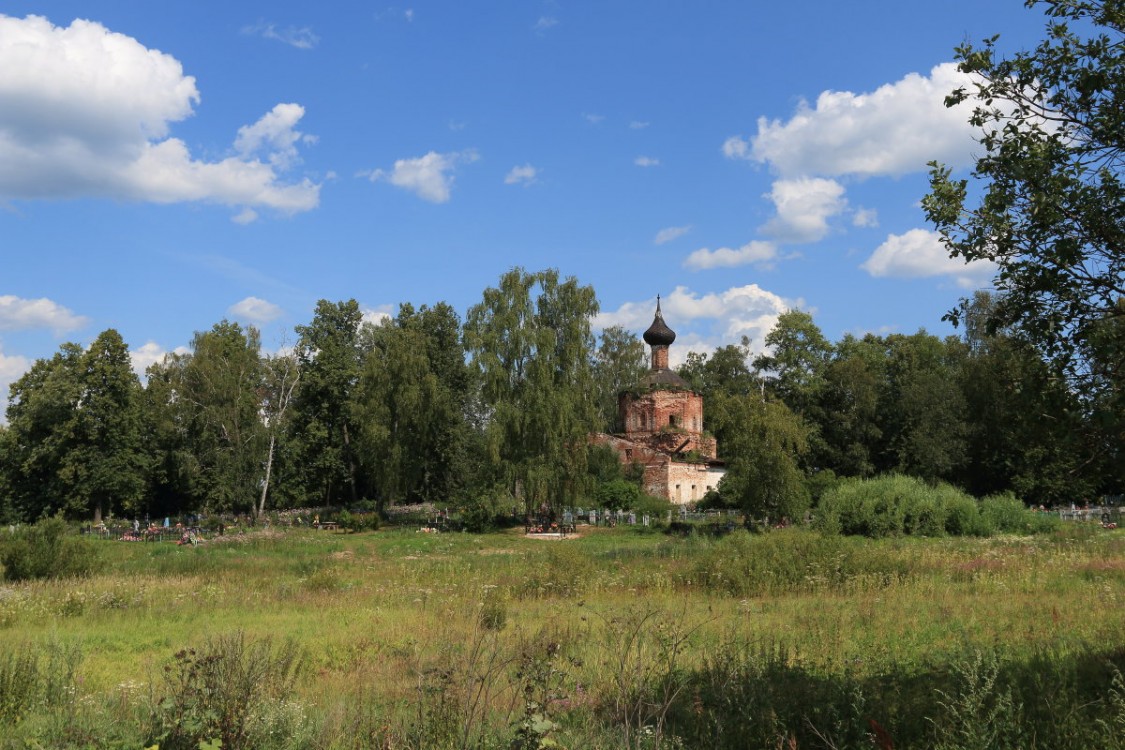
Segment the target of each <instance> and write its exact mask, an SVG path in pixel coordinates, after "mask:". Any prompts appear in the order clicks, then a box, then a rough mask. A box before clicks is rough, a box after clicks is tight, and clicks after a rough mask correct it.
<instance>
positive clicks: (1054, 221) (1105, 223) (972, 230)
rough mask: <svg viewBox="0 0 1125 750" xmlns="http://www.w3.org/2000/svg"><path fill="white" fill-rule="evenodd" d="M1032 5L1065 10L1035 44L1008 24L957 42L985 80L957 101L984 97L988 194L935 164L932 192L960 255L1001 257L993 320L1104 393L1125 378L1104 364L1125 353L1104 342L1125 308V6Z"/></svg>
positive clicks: (1100, 2)
mask: <svg viewBox="0 0 1125 750" xmlns="http://www.w3.org/2000/svg"><path fill="white" fill-rule="evenodd" d="M1026 5H1027V6H1028V7H1029V8H1030V7H1033V6H1036V5H1043V6H1045V8H1046V13H1047V15H1048V16H1049V17H1050V18H1051V20H1050V22H1049V23H1048V26H1047V35H1046V39H1044V40H1043V41H1042V42H1041V43H1040V44H1039V45H1038V46H1037V47H1036V48H1035V49H1034V50H1031V51H1026V52H1020V53H1018V54H1015V55H1012V56H1010V57H1006V58H1005V57H1001V56H1000V55H999V54H998V53H997V47H996V45H997V39H998V37H992V38H990V39H986V40H984V42H983V43H981V45H980V46H974V45H972V44H965V45H963V46H961V47H958V48H957V56H958V58H959V60H960V66H959V67H960V70H961V71H962V72H965V73H968V74H970V75H971V76H972V81H973V83H972V84H970V85H968V86H966V87H962V88H960V89H958V90H957V91H954V92H953V93H952V94H950V95H949V96H948V97H947V98H946V105H947V106H954V105H957V104H960V103H962V102H965V101H969V102H972V103H973V112H972V116H971V118H970V123H971V124H972V125H974V126H975V127H978V128H980V130H981V134H980V138H979V141H980V146H981V154H980V155H979V156H978V157H977V158H976V162H975V165H974V168H973V170H972V178H973V182H974V185H973V187H974V190H973V194H974V197H973V198H972V199H970V190H969V184H968V180H965V179H954V178H953V176H952V170H950V169H949V168H947V167H944V166H942V165H938V164H933V165H931V166H932V172H931V191H930V194H929V195H928V196H927V197H926V198H925V199H924V201H923V206H924V208H925V210H926V215H927V217H928V218H929V220H930V221H931V222H933V223H934V225H935V226H936V227H937V229H938V231H939V232H940V233H941V235H942V241H943V242H944V243H945V245H946V247H947V248H948V250H949V252H950V254H951V255H952V256H954V257H961V258H964V259H965V260H966V261H973V260H988V261H992V262H994V263H995V264H996V265H997V276H996V279H995V282H994V283H995V286H996V289H997V291H998V292H999V297H998V299H997V301H996V304H995V306H994V307H993V308H992V310H991V311H990V319H989V326H990V329H991V330H993V331H996V330H1000V329H1004V328H1009V327H1010V328H1011V329H1012V330H1014V331H1018V333H1019V335H1020V336H1022V337H1024V338H1026V339H1027V340H1028V341H1029V342H1031V343H1032V344H1033V345H1034V346H1036V347H1037V348H1038V349H1039V351H1041V352H1042V353H1043V354H1044V355H1045V356H1046V357H1047V358H1048V359H1050V360H1052V361H1053V362H1055V363H1056V364H1058V365H1059V366H1060V367H1061V368H1062V369H1063V370H1064V371H1065V372H1066V373H1067V375H1068V377H1069V378H1070V380H1071V387H1072V388H1075V389H1077V390H1079V391H1080V392H1083V393H1085V394H1087V397H1088V398H1091V399H1092V400H1093V404H1094V406H1097V405H1098V403H1099V399H1100V398H1101V397H1102V396H1104V395H1105V394H1106V393H1107V392H1108V393H1116V394H1120V393H1121V390H1122V388H1123V385H1122V380H1121V373H1120V370H1119V369H1118V370H1117V371H1116V374H1115V375H1114V376H1112V377H1109V378H1106V377H1099V373H1102V374H1104V368H1102V367H1101V366H1100V364H1099V361H1100V360H1101V359H1102V357H1104V356H1106V355H1109V356H1111V358H1112V357H1116V358H1117V361H1118V362H1120V357H1121V356H1122V355H1121V349H1120V348H1118V347H1112V348H1111V351H1109V352H1106V351H1104V349H1099V346H1098V344H1099V343H1100V342H1099V341H1098V340H1097V339H1098V334H1097V330H1098V329H1099V328H1102V329H1104V327H1106V326H1110V327H1113V326H1117V325H1119V322H1120V321H1122V320H1125V303H1123V302H1122V300H1123V298H1125V184H1123V179H1125V86H1123V85H1122V81H1123V80H1125V7H1123V6H1122V3H1121V2H1120V0H1027V2H1026ZM978 192H979V198H978V197H976V193H978ZM969 305H970V301H968V300H965V301H963V303H962V305H961V307H960V308H959V309H956V310H953V311H951V312H950V313H948V315H947V318H949V319H951V320H953V321H954V322H955V323H956V322H958V321H959V320H960V319H961V318H962V317H963V316H964V314H965V312H966V311H967V310H968V307H969ZM1111 400H1112V399H1111ZM1120 418H1121V415H1120V412H1117V414H1116V420H1115V421H1117V422H1118V423H1119V422H1120Z"/></svg>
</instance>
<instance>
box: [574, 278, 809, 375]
mask: <svg viewBox="0 0 1125 750" xmlns="http://www.w3.org/2000/svg"><path fill="white" fill-rule="evenodd" d="M660 305H661V309H662V310H663V313H664V319H665V320H666V321H668V325H669V326H671V328H672V329H673V330H675V331H676V334H677V335H676V343H675V345H674V346H672V348H671V350H670V352H669V353H670V355H671V356H672V360H673V363H674V364H678V363H680V362H683V361H684V358H685V357H686V356H687V353H688V352H689V351H696V352H708V351H711V350H713V349H715V348H717V347H719V346H724V345H726V344H735V343H738V342H739V341H741V339H742V337H743V336H746V337H748V338H749V339H750V342H751V348H752V349H753V350H754V351H761V348H762V345H763V341H764V339H765V337H766V334H767V333H768V332H769V331H770V330H771V329H772V328H773V327H774V325H776V323H777V319H778V316H780V315H781V313H783V312H785V311H786V310H788V309H790V308H793V307H799V306H800V305H801V301H800V300H792V301H791V300H786V299H784V298H782V297H780V296H778V295H776V294H774V293H773V292H770V291H767V290H765V289H762V288H761V287H760V286H758V285H757V284H748V285H746V286H739V287H733V288H731V289H727V290H726V291H723V292H710V293H705V294H699V293H696V292H693V291H691V290H690V289H688V288H687V287H683V286H678V287H676V288H675V289H674V290H673V291H672V293H671V294H670V295H668V296H666V297H661V300H660ZM655 309H656V300H655V299H647V300H644V301H642V302H626V303H624V304H623V305H621V306H620V307H619V308H618V309H617V310H613V311H609V312H602V313H600V314H599V315H598V316H597V317H596V318H595V319H594V325H595V326H596V327H597V328H608V327H609V326H613V325H619V326H622V327H624V328H625V329H627V330H630V331H634V332H636V333H638V334H639V333H640V332H641V331H644V330H645V329H646V328H648V326H649V324H650V323H652V315H653V311H654V310H655Z"/></svg>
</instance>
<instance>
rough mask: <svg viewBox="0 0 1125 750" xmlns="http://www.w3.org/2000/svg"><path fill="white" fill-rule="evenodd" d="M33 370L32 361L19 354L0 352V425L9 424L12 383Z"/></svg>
mask: <svg viewBox="0 0 1125 750" xmlns="http://www.w3.org/2000/svg"><path fill="white" fill-rule="evenodd" d="M30 369H31V360H29V359H28V358H27V357H23V356H20V355H18V354H12V355H7V354H4V352H3V351H0V424H6V423H7V421H8V420H7V414H6V412H7V409H8V390H9V388H10V386H11V385H12V383H14V382H16V381H17V380H19V379H20V378H21V377H23V374H24V373H25V372H27V371H28V370H30Z"/></svg>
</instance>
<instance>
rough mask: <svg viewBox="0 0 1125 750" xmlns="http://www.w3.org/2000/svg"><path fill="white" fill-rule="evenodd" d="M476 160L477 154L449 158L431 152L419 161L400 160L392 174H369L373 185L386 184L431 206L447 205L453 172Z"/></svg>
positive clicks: (377, 172) (468, 152)
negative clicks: (376, 183)
mask: <svg viewBox="0 0 1125 750" xmlns="http://www.w3.org/2000/svg"><path fill="white" fill-rule="evenodd" d="M477 158H478V157H477V154H476V152H475V151H458V152H453V153H448V154H439V153H437V152H436V151H431V152H429V153H428V154H426V155H425V156H419V157H418V158H416V159H399V160H397V161H396V162H395V166H394V169H392V170H391V171H390V172H385V171H383V170H382V169H377V170H375V171H374V172H371V173H370V179H371V181H372V182H377V181H379V180H385V181H386V182H389V183H391V184H392V185H394V186H396V187H400V188H402V189H403V190H409V191H410V192H412V193H414V194H415V195H417V196H418V197H419V198H421V199H423V200H427V201H430V202H431V203H445V202H447V201H448V200H449V192H450V190H451V189H452V187H453V171H454V169H456V167H457V165H458V164H460V163H471V162H474V161H476V160H477Z"/></svg>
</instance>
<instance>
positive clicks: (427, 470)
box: [356, 303, 470, 503]
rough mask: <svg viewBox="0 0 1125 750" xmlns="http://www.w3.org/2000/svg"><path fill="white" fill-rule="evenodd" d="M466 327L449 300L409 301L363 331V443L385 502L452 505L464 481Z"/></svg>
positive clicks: (360, 410)
mask: <svg viewBox="0 0 1125 750" xmlns="http://www.w3.org/2000/svg"><path fill="white" fill-rule="evenodd" d="M460 327H461V324H460V321H459V320H458V318H457V314H456V312H454V310H453V308H452V307H450V306H449V305H447V304H445V303H439V304H437V305H435V306H434V307H432V308H431V307H427V306H425V305H423V306H422V307H421V308H420V309H418V310H415V309H414V307H413V306H412V305H409V304H404V305H402V306H401V307H400V308H399V313H398V316H397V317H395V318H393V319H392V318H388V319H385V320H384V321H383V322H382V323H381V324H380V325H379V326H374V327H372V328H370V329H369V330H367V331H365V337H366V338H367V343H366V348H367V349H368V351H367V354H366V357H365V361H364V367H363V371H362V374H361V376H360V381H359V385H358V387H357V396H356V408H357V414H358V416H359V420H358V421H359V425H358V430H359V443H360V449H361V451H362V453H363V459H364V466H365V468H366V470H367V472H368V473H369V475H370V477H371V481H372V483H373V486H374V489H375V493H376V497H377V498H378V499H379V500H380V502H381V503H387V502H391V503H393V502H399V501H403V500H406V501H422V502H437V503H448V502H449V501H450V499H451V497H452V496H453V495H455V494H456V493H457V492H458V490H459V489H460V487H461V486H462V485H463V482H464V479H465V474H466V473H467V467H466V460H465V452H466V445H467V439H468V436H467V425H466V421H465V415H466V409H467V403H468V398H469V396H470V393H469V385H470V379H469V371H468V368H467V366H466V364H465V360H464V357H463V356H461V352H462V350H461V345H460Z"/></svg>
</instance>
